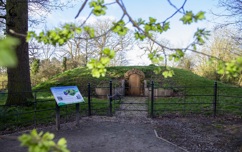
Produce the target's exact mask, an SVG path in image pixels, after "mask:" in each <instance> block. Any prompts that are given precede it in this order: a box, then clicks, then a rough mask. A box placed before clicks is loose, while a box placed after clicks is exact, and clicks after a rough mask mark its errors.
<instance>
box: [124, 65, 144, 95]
mask: <svg viewBox="0 0 242 152" xmlns="http://www.w3.org/2000/svg"><path fill="white" fill-rule="evenodd" d="M124 78H125V81H126V83H125V88H126V95H131V96H140V95H143V94H144V78H145V75H144V73H143V72H142V71H140V70H137V69H132V70H129V71H127V72H126V73H125V74H124Z"/></svg>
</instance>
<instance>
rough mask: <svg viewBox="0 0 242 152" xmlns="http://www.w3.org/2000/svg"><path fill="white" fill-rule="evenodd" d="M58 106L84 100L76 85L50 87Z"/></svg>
mask: <svg viewBox="0 0 242 152" xmlns="http://www.w3.org/2000/svg"><path fill="white" fill-rule="evenodd" d="M50 90H51V92H52V94H53V96H54V97H55V101H56V103H57V105H58V106H64V105H68V104H75V103H80V102H84V99H83V97H82V95H81V93H80V91H79V89H78V88H77V86H59V87H51V88H50Z"/></svg>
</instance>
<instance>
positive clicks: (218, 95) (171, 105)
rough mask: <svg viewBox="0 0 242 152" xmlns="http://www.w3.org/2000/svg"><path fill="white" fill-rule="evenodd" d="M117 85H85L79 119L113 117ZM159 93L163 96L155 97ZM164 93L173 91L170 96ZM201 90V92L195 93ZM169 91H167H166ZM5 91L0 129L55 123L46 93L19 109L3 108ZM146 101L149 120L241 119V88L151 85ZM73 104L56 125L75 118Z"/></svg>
mask: <svg viewBox="0 0 242 152" xmlns="http://www.w3.org/2000/svg"><path fill="white" fill-rule="evenodd" d="M116 87H117V86H115V85H113V83H112V81H110V82H109V83H107V86H103V87H102V88H103V89H104V90H106V91H107V92H105V93H104V94H101V95H100V94H97V93H96V92H95V88H96V86H91V84H90V83H89V84H88V85H87V89H86V90H83V91H82V90H81V93H82V94H84V95H85V96H84V100H85V102H84V103H80V105H79V106H80V110H79V111H80V117H81V116H91V115H105V116H113V114H114V112H115V110H116V109H118V108H117V107H118V106H120V104H118V103H117V102H119V101H117V100H116V98H115V97H114V95H115V94H114V90H115V88H116ZM159 90H161V92H162V91H163V94H162V93H160V94H159ZM166 90H173V92H170V95H168V94H165V93H164V92H166ZM199 90H202V91H201V92H202V93H199ZM168 92H169V91H168ZM8 94H9V93H8V92H7V91H5V92H0V130H1V131H3V130H5V131H6V130H16V129H20V128H21V127H26V126H32V127H37V126H39V125H43V124H55V121H56V119H55V118H56V112H57V111H58V109H57V108H56V102H55V100H54V97H53V96H52V94H51V92H50V91H34V92H32V94H33V96H34V98H33V99H32V100H30V101H26V102H25V103H24V104H23V105H19V106H6V105H5V101H6V98H7V96H8ZM145 97H146V98H147V99H148V101H147V102H148V105H149V108H148V110H149V115H150V117H156V116H165V115H170V114H176V115H181V114H185V115H186V114H205V115H209V116H214V117H215V116H217V115H220V114H227V113H229V114H232V115H238V116H242V88H239V87H220V85H218V84H217V83H216V82H215V83H214V85H211V86H179V87H178V86H177V87H175V86H172V87H160V86H158V87H157V86H155V84H154V82H151V86H150V87H149V94H148V95H146V96H145ZM76 109H77V107H76V105H66V106H61V107H60V122H62V123H64V122H68V121H73V120H75V119H76Z"/></svg>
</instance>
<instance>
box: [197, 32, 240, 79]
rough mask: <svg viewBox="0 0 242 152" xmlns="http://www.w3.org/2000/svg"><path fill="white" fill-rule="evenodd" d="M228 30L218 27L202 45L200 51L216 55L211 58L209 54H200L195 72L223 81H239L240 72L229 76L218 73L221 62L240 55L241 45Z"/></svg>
mask: <svg viewBox="0 0 242 152" xmlns="http://www.w3.org/2000/svg"><path fill="white" fill-rule="evenodd" d="M228 33H231V31H230V30H227V29H220V30H218V31H216V32H215V33H214V34H213V36H212V38H210V41H209V42H208V43H207V44H206V45H204V46H203V48H202V50H201V52H204V53H206V54H208V55H210V56H213V57H216V58H217V59H213V58H211V57H209V56H203V55H200V56H198V58H197V62H196V63H197V66H196V68H195V73H197V74H199V75H201V76H204V77H207V78H210V79H214V80H221V81H224V82H232V83H237V84H240V83H241V74H240V75H238V76H237V77H231V76H229V75H227V74H226V73H223V74H221V73H219V72H218V71H219V69H221V66H223V64H221V63H222V62H224V61H225V62H231V61H232V60H234V59H236V58H237V57H239V56H242V48H241V45H240V44H239V43H238V42H237V41H236V40H235V39H233V37H231V36H230V34H228Z"/></svg>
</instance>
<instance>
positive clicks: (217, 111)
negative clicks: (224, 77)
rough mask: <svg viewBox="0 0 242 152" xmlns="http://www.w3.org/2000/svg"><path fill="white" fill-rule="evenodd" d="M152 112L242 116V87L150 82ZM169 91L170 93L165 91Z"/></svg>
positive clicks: (152, 113) (154, 114) (157, 113)
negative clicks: (157, 85) (173, 84)
mask: <svg viewBox="0 0 242 152" xmlns="http://www.w3.org/2000/svg"><path fill="white" fill-rule="evenodd" d="M150 91H151V100H150V116H151V117H155V116H161V115H162V116H166V115H174V114H175V115H189V114H204V115H210V116H211V115H212V116H214V117H216V116H217V115H227V114H230V115H237V116H242V88H240V87H234V86H230V87H229V86H226V87H220V86H219V85H218V84H217V82H215V83H214V85H211V86H177V87H176V86H172V87H155V85H154V82H152V83H151V89H150ZM166 92H168V94H166Z"/></svg>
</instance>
